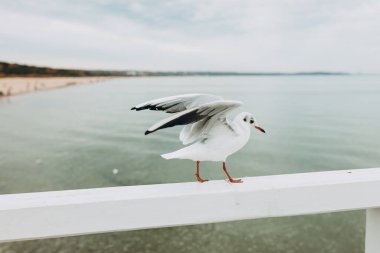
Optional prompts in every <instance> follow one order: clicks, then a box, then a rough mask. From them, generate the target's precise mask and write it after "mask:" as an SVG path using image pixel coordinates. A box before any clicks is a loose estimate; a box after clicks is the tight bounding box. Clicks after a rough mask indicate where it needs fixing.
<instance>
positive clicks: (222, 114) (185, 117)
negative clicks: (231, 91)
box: [145, 100, 241, 143]
mask: <svg viewBox="0 0 380 253" xmlns="http://www.w3.org/2000/svg"><path fill="white" fill-rule="evenodd" d="M240 105H241V102H239V101H232V100H221V101H214V102H210V103H206V104H202V105H200V106H197V107H194V108H190V109H187V110H184V111H181V112H178V113H176V114H174V115H172V116H170V117H168V118H166V119H163V120H161V121H159V122H157V123H156V124H154V125H153V126H151V127H150V128H149V129H148V130H146V132H145V135H147V134H150V133H153V132H155V131H157V130H160V129H164V128H168V127H173V126H177V125H188V124H192V126H191V127H189V126H186V128H188V129H187V130H186V133H182V132H181V135H182V137H181V136H180V139H181V141H182V142H184V143H185V141H184V140H188V139H194V135H198V136H199V135H200V134H206V133H207V132H208V131H209V130H210V129H211V128H212V126H213V125H214V124H215V122H222V123H225V122H226V114H227V113H228V112H230V111H231V110H233V109H235V108H237V107H239V106H240ZM194 123H195V124H194ZM186 142H187V141H186Z"/></svg>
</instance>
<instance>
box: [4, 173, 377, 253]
mask: <svg viewBox="0 0 380 253" xmlns="http://www.w3.org/2000/svg"><path fill="white" fill-rule="evenodd" d="M379 207H380V169H359V170H351V171H347V170H342V171H328V172H313V173H302V174H289V175H278V176H265V177H252V178H244V183H242V184H230V183H227V182H225V181H211V182H207V183H204V184H200V183H197V182H193V183H178V184H161V185H140V186H126V187H111V188H98V189H86V190H68V191H55V192H39V193H23V194H8V195H0V242H5V241H14V240H27V239H37V238H48V237H60V236H71V235H80V234H90V233H101V232H109V231H126V230H136V229H146V228H158V227H169V226H181V225H190V224H202V223H213V222H222V221H234V220H245V219H256V218H264V217H282V216H294V215H305V214H316V213H326V212H337V211H346V210H357V209H367V222H366V223H367V229H366V253H378V252H380V208H379Z"/></svg>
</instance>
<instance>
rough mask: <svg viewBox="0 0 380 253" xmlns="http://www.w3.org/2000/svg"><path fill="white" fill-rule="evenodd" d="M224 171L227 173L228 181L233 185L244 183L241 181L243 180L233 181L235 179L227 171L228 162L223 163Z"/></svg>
mask: <svg viewBox="0 0 380 253" xmlns="http://www.w3.org/2000/svg"><path fill="white" fill-rule="evenodd" d="M223 170H224V172H225V173H226V175H227V177H228V180H229V181H230V182H231V183H243V180H241V179H233V178H232V177H231V176H230V173H228V171H227V167H226V162H223Z"/></svg>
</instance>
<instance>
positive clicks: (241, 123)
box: [131, 94, 265, 183]
mask: <svg viewBox="0 0 380 253" xmlns="http://www.w3.org/2000/svg"><path fill="white" fill-rule="evenodd" d="M241 105H242V103H241V102H240V101H234V100H225V99H223V98H222V97H220V96H216V95H209V94H184V95H177V96H171V97H164V98H158V99H154V100H150V101H147V102H144V103H141V104H139V105H136V106H134V107H132V108H131V110H136V111H141V110H147V109H148V110H154V111H164V112H166V113H170V114H172V115H171V116H169V117H167V118H165V119H163V120H161V121H159V122H157V123H156V124H154V125H152V126H151V127H150V128H148V130H146V132H145V135H148V134H151V133H153V132H156V131H158V130H160V129H164V128H168V127H173V126H177V125H185V127H184V128H183V129H182V131H181V133H180V135H179V139H180V141H181V142H182V144H183V145H188V146H186V147H184V148H182V149H179V150H177V151H174V152H171V153H167V154H163V155H161V156H162V157H163V158H165V159H190V160H193V161H195V162H196V173H195V176H196V178H197V180H198V182H200V183H203V182H206V181H208V179H203V178H202V177H201V176H200V165H199V164H200V162H201V161H215V162H222V163H223V170H224V172H225V174H226V176H227V178H228V180H229V182H231V183H241V182H243V181H242V180H241V179H233V178H232V177H231V175H230V174H229V173H228V170H227V167H226V160H227V157H228V156H230V155H231V154H233V153H235V152H237V151H238V150H240V149H241V148H242V147H244V146H245V144H247V142H248V140H249V137H250V134H251V127H254V128H255V129H257V130H259V131H261V132H263V133H265V130H264V129H263V128H262V127H261V126H260V125H259V124H258V122H257V121H256V119H255V118H254V117H253V115H252V114H251V113H249V112H241V113H239V114H238V115H237V116H235V117H234V118H233V119H230V114H231V112H232V111H233V110H234V109H236V108H238V107H240V106H241ZM189 144H191V145H189Z"/></svg>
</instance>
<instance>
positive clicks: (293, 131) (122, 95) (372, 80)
mask: <svg viewBox="0 0 380 253" xmlns="http://www.w3.org/2000/svg"><path fill="white" fill-rule="evenodd" d="M194 92H200V93H213V94H218V95H222V96H224V97H226V98H229V99H237V100H241V101H243V102H244V108H243V110H245V111H249V112H252V113H253V114H254V116H255V117H256V118H257V120H258V121H259V122H260V123H261V125H262V126H264V127H265V129H266V130H267V134H265V135H263V134H261V133H259V132H255V133H254V135H253V138H252V139H251V140H250V142H249V143H248V144H247V146H246V147H245V148H244V149H243V150H241V151H240V152H239V153H237V154H235V155H233V156H231V157H230V158H229V161H228V164H229V167H230V170H231V173H232V175H233V176H235V177H244V176H260V175H273V174H283V173H296V172H310V171H323V170H339V169H358V168H369V167H379V166H380V131H379V129H380V77H379V76H315V77H313V76H310V77H301V76H298V77H168V78H166V77H165V78H163V77H162V78H128V79H114V80H110V81H107V82H103V83H98V84H89V85H81V86H73V87H69V88H65V89H57V90H51V91H45V92H38V93H34V94H27V95H22V96H16V97H12V98H9V99H2V100H0V121H1V125H0V140H1V141H0V194H6V193H19V192H33V191H48V190H62V189H77V188H90V187H108V186H120V185H138V184H155V183H171V182H186V181H194V180H195V179H194V164H193V163H192V162H191V161H180V160H179V161H176V160H170V161H168V160H164V159H162V158H161V157H160V156H159V155H160V154H162V153H166V152H169V151H173V150H175V149H178V148H180V147H181V144H180V143H179V141H178V139H177V138H178V134H179V131H180V128H174V129H167V130H164V131H160V132H157V133H154V134H152V135H150V136H144V134H143V133H144V131H145V129H146V128H147V127H149V126H150V125H151V124H153V123H154V122H156V121H157V120H159V119H161V118H163V117H165V115H164V114H163V113H159V112H151V111H147V112H135V111H130V108H131V107H132V106H133V105H135V104H138V103H140V102H142V101H145V100H148V99H152V98H156V97H162V96H168V95H174V94H179V93H194ZM114 169H117V170H118V173H117V174H114V173H113V170H114ZM202 175H203V176H204V177H207V178H210V179H224V174H223V172H222V170H221V167H220V164H217V163H205V164H204V165H203V167H202ZM368 194H374V193H368ZM312 199H313V196H310V201H312ZM95 211H96V210H95ZM363 238H364V213H363V212H347V213H335V214H324V215H315V216H305V217H303V216H302V217H291V218H281V219H261V220H253V221H240V222H228V223H222V224H208V225H197V226H186V227H177V228H165V229H153V230H143V231H134V232H123V233H108V234H103V235H88V236H79V237H71V238H61V239H48V240H35V241H29V242H17V243H5V244H0V252H218V253H221V252H258V253H282V252H289V253H290V252H292V253H317V252H318V253H320V252H329V253H331V252H339V253H340V252H341V253H351V252H352V253H354V252H355V253H356V252H358V253H359V252H363V242H364V241H363Z"/></svg>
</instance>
